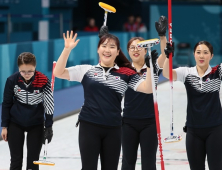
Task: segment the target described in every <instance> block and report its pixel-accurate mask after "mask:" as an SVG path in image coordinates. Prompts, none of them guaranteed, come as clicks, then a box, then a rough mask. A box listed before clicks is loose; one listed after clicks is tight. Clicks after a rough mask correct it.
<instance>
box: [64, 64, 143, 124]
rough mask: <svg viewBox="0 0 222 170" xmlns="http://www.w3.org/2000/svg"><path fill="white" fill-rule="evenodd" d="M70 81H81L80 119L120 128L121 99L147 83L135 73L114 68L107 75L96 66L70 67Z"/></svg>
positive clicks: (122, 68)
mask: <svg viewBox="0 0 222 170" xmlns="http://www.w3.org/2000/svg"><path fill="white" fill-rule="evenodd" d="M68 71H69V76H70V81H78V82H81V83H82V85H83V89H84V98H85V101H84V105H83V106H82V109H81V112H80V115H79V120H80V121H81V120H83V121H87V122H91V123H95V124H101V125H106V126H120V125H121V111H122V109H121V100H122V97H123V94H124V92H125V91H126V90H127V88H128V87H129V88H132V89H134V90H136V89H137V87H138V86H139V84H140V83H141V82H142V81H144V80H143V79H142V78H141V77H140V76H139V75H138V74H137V73H136V72H135V71H134V70H131V69H129V68H126V67H118V66H117V65H115V66H114V67H111V68H110V69H109V70H108V71H107V72H105V70H104V68H102V67H101V66H100V65H99V64H98V65H97V66H91V65H78V66H74V67H69V68H68Z"/></svg>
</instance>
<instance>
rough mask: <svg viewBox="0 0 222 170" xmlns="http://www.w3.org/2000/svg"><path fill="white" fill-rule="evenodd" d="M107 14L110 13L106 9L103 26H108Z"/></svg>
mask: <svg viewBox="0 0 222 170" xmlns="http://www.w3.org/2000/svg"><path fill="white" fill-rule="evenodd" d="M107 15H108V12H107V11H105V14H104V23H103V26H106V22H107Z"/></svg>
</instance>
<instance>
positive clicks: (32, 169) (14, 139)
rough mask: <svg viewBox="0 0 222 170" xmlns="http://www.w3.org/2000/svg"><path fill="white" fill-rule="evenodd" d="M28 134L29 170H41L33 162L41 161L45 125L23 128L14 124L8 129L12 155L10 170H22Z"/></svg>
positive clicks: (27, 167)
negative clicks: (25, 141)
mask: <svg viewBox="0 0 222 170" xmlns="http://www.w3.org/2000/svg"><path fill="white" fill-rule="evenodd" d="M25 131H26V132H27V166H26V169H27V170H39V166H38V165H34V164H33V161H37V160H39V155H40V151H41V148H42V138H43V124H42V125H36V126H31V127H22V126H20V125H17V124H15V123H13V122H11V123H10V124H9V127H8V145H9V149H10V154H11V164H10V170H21V169H22V160H23V145H24V138H25V134H24V132H25Z"/></svg>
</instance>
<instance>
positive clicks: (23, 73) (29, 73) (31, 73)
mask: <svg viewBox="0 0 222 170" xmlns="http://www.w3.org/2000/svg"><path fill="white" fill-rule="evenodd" d="M34 73H35V71H20V74H22V75H26V74H27V75H33V74H34Z"/></svg>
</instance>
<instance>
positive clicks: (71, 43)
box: [63, 31, 79, 50]
mask: <svg viewBox="0 0 222 170" xmlns="http://www.w3.org/2000/svg"><path fill="white" fill-rule="evenodd" d="M76 37H77V33H75V35H74V37H73V31H71V33H70V35H69V31H67V33H66V35H65V33H63V38H64V42H65V48H67V49H70V50H72V49H73V48H75V46H76V45H77V44H78V42H79V39H78V40H76Z"/></svg>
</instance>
